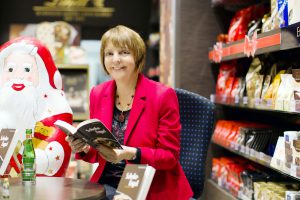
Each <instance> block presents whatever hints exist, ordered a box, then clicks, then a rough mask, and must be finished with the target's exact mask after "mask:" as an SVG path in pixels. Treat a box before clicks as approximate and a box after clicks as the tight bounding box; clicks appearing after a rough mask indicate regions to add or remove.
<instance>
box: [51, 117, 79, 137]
mask: <svg viewBox="0 0 300 200" xmlns="http://www.w3.org/2000/svg"><path fill="white" fill-rule="evenodd" d="M54 124H55V125H56V126H58V128H60V129H61V130H62V131H63V132H64V133H65V134H67V135H69V136H74V134H75V133H76V132H77V129H76V128H75V127H74V126H72V125H71V124H69V123H67V122H65V121H62V120H57V121H56V122H55V123H54Z"/></svg>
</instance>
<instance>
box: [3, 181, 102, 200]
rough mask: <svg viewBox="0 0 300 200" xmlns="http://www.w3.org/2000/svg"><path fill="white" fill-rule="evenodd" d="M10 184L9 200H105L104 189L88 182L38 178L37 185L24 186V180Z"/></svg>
mask: <svg viewBox="0 0 300 200" xmlns="http://www.w3.org/2000/svg"><path fill="white" fill-rule="evenodd" d="M9 184H10V187H9V192H10V198H9V199H11V200H69V199H78V200H80V199H85V200H88V199H91V200H93V199H97V200H100V199H104V198H105V189H104V187H103V186H102V185H100V184H95V183H91V182H89V181H87V180H80V179H72V178H63V177H37V179H36V185H33V186H24V185H23V184H22V179H20V178H10V179H9ZM1 197H2V194H1Z"/></svg>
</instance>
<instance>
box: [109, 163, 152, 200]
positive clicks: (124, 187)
mask: <svg viewBox="0 0 300 200" xmlns="http://www.w3.org/2000/svg"><path fill="white" fill-rule="evenodd" d="M154 174H155V169H154V168H153V167H151V166H149V165H141V164H127V165H126V167H125V169H124V171H123V174H122V177H121V180H120V183H119V185H118V188H117V194H116V195H115V196H114V199H113V200H145V199H146V197H147V194H148V191H149V188H150V186H151V183H152V179H153V177H154Z"/></svg>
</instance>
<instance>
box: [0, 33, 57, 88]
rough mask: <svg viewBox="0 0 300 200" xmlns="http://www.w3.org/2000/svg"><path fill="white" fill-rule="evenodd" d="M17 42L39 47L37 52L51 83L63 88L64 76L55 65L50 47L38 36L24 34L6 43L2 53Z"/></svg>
mask: <svg viewBox="0 0 300 200" xmlns="http://www.w3.org/2000/svg"><path fill="white" fill-rule="evenodd" d="M15 43H25V44H31V45H34V46H35V47H37V53H38V55H39V56H40V57H41V59H42V60H43V62H44V64H45V67H46V70H47V72H48V77H49V83H50V85H51V86H52V87H53V88H55V89H60V90H61V89H62V78H61V75H60V73H59V71H58V70H57V67H56V66H55V63H54V61H53V59H52V56H51V54H50V51H49V50H48V48H47V47H46V46H45V45H44V44H43V43H42V42H40V41H39V40H37V39H36V38H32V37H24V36H22V37H18V38H15V39H12V40H10V41H8V42H6V43H4V44H3V45H2V46H1V48H0V53H1V52H2V51H3V50H4V49H6V48H7V47H9V46H10V45H12V44H15Z"/></svg>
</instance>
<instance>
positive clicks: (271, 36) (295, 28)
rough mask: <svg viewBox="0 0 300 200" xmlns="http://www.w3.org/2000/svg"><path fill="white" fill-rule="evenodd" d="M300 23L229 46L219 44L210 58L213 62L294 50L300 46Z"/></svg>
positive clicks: (209, 55) (210, 52) (211, 51)
mask: <svg viewBox="0 0 300 200" xmlns="http://www.w3.org/2000/svg"><path fill="white" fill-rule="evenodd" d="M299 27H300V22H299V23H296V24H293V25H290V26H288V27H285V28H282V29H276V30H272V31H269V32H265V33H262V34H258V35H257V38H256V37H255V36H253V37H251V38H249V39H247V38H245V39H242V40H238V41H235V42H231V43H228V44H224V43H217V44H215V45H214V47H213V48H211V49H210V51H209V54H208V58H209V60H210V61H211V62H215V63H219V62H222V61H227V60H232V59H237V58H243V57H250V56H256V55H260V54H264V53H268V52H274V51H280V50H287V49H294V48H298V47H299V46H300V40H299V36H300V28H299Z"/></svg>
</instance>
